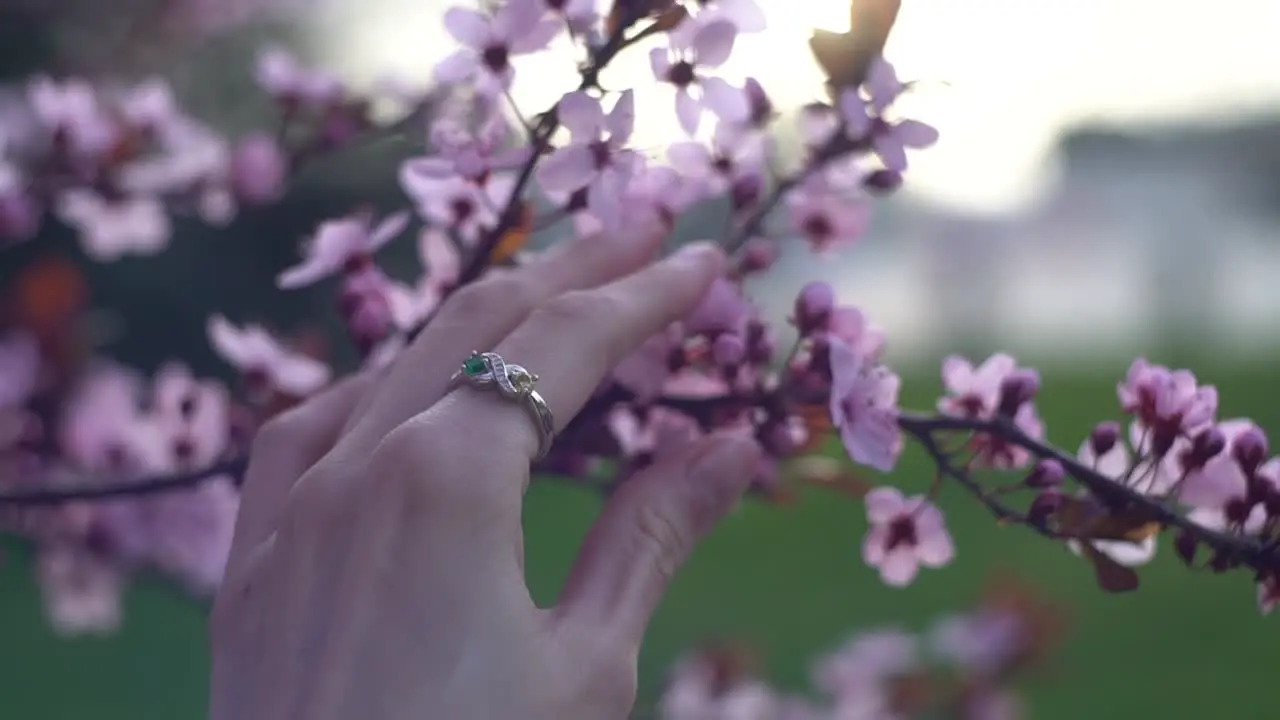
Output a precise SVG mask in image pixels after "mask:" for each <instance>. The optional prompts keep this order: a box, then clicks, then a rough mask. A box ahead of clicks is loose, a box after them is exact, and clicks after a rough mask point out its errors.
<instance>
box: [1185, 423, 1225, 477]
mask: <svg viewBox="0 0 1280 720" xmlns="http://www.w3.org/2000/svg"><path fill="white" fill-rule="evenodd" d="M1226 446H1227V438H1226V436H1225V435H1223V434H1222V431H1221V430H1219V429H1218V427H1217V426H1216V425H1215V426H1210V427H1209V428H1207V429H1205V430H1202V431H1200V433H1199V434H1197V435H1196V436H1195V437H1194V438H1192V439H1191V447H1190V448H1189V449H1188V450H1187V451H1186V452H1184V453H1183V454H1182V456H1181V457H1179V458H1178V460H1179V462H1180V464H1181V465H1182V469H1183V470H1184V471H1186V472H1191V471H1192V470H1199V469H1201V468H1203V467H1204V466H1205V464H1206V463H1208V462H1209V461H1210V460H1212V459H1213V458H1215V457H1217V456H1218V453H1220V452H1222V449H1223V448H1225V447H1226Z"/></svg>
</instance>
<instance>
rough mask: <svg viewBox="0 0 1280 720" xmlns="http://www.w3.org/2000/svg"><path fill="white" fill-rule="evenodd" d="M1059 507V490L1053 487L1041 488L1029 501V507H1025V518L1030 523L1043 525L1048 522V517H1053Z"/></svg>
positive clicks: (1060, 499) (1060, 498) (1060, 500)
mask: <svg viewBox="0 0 1280 720" xmlns="http://www.w3.org/2000/svg"><path fill="white" fill-rule="evenodd" d="M1061 507H1062V493H1061V492H1059V491H1058V490H1056V489H1053V488H1049V489H1046V490H1041V491H1040V494H1038V495H1036V497H1035V499H1034V500H1032V501H1031V507H1030V508H1028V509H1027V520H1028V521H1030V522H1031V524H1032V525H1036V526H1038V527H1044V526H1046V525H1048V524H1049V518H1051V517H1053V515H1054V513H1056V512H1058V510H1059V508H1061Z"/></svg>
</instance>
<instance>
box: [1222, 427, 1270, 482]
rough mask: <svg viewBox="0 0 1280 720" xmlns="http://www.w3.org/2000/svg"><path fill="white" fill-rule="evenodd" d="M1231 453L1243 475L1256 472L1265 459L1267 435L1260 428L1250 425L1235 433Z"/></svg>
mask: <svg viewBox="0 0 1280 720" xmlns="http://www.w3.org/2000/svg"><path fill="white" fill-rule="evenodd" d="M1231 454H1232V455H1233V456H1234V457H1235V459H1236V462H1237V463H1239V465H1240V469H1241V470H1243V471H1244V474H1245V475H1252V474H1254V473H1255V472H1257V470H1258V467H1259V466H1260V465H1262V463H1263V462H1264V461H1265V460H1266V459H1267V436H1266V435H1265V434H1264V433H1263V432H1262V428H1259V427H1256V426H1255V427H1251V428H1248V429H1247V430H1245V431H1244V432H1242V433H1240V434H1239V435H1237V436H1236V437H1235V440H1233V441H1232V443H1231Z"/></svg>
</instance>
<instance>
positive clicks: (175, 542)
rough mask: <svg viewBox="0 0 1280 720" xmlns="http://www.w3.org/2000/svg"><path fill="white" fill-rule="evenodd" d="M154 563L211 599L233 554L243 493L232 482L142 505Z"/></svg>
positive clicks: (224, 479)
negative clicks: (232, 542) (208, 595)
mask: <svg viewBox="0 0 1280 720" xmlns="http://www.w3.org/2000/svg"><path fill="white" fill-rule="evenodd" d="M144 502H145V503H146V504H147V508H146V515H147V520H148V524H149V528H148V529H149V531H150V534H151V542H150V543H149V544H148V550H149V554H150V556H151V560H152V562H154V563H155V565H156V566H157V567H158V568H160V569H161V570H164V571H165V572H168V573H171V574H173V575H175V576H177V577H178V578H180V579H182V580H183V581H184V582H185V583H186V585H187V586H188V587H189V588H190V589H191V590H192V591H193V592H197V593H202V594H211V593H213V592H214V591H215V590H217V588H218V585H219V584H220V583H221V582H222V575H223V572H224V571H225V570H226V566H227V556H228V555H229V554H230V552H231V538H232V535H233V534H234V531H235V524H236V514H237V513H238V512H239V509H240V493H239V492H238V491H237V490H236V486H235V483H234V482H233V481H232V479H231V478H230V477H216V478H212V479H210V480H205V481H204V482H201V483H200V484H198V485H196V486H195V487H193V488H191V489H190V490H184V491H179V492H170V493H162V494H160V495H157V496H156V497H154V498H148V499H146V500H145V501H144Z"/></svg>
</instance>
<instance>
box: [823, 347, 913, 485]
mask: <svg viewBox="0 0 1280 720" xmlns="http://www.w3.org/2000/svg"><path fill="white" fill-rule="evenodd" d="M830 347H831V376H832V379H831V401H830V402H831V421H832V423H834V424H835V426H836V427H837V428H839V430H840V440H841V442H842V443H844V447H845V450H846V451H847V452H848V453H849V457H851V458H853V460H854V462H858V463H862V464H863V465H868V466H870V467H873V468H875V469H877V470H880V471H882V472H888V471H889V470H892V469H893V466H894V465H896V464H897V463H898V456H899V455H901V454H902V447H903V440H902V432H901V430H899V429H898V422H897V421H898V388H899V386H900V385H901V381H900V380H899V378H898V376H897V375H895V374H894V373H893V372H892V371H890V370H889V369H888V368H886V367H884V366H883V365H879V364H877V363H876V362H875V360H874V359H873V358H871V357H868V356H866V355H859V354H858V353H857V352H855V351H854V349H853V348H852V347H850V346H849V345H846V344H845V343H844V342H842V341H840V340H838V339H835V338H833V339H832V340H831V343H830Z"/></svg>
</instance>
